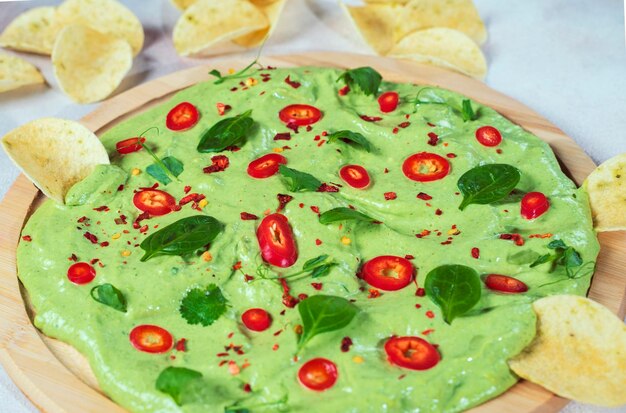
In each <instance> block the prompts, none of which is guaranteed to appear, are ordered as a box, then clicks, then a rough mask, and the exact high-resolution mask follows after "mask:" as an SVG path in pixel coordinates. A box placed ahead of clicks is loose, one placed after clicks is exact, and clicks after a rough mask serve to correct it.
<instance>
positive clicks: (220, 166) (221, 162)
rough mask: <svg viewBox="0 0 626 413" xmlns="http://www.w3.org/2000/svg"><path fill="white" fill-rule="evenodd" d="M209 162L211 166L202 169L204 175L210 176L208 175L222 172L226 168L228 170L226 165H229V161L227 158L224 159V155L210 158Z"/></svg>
mask: <svg viewBox="0 0 626 413" xmlns="http://www.w3.org/2000/svg"><path fill="white" fill-rule="evenodd" d="M211 162H212V164H211V165H209V166H207V167H206V168H204V169H202V171H203V172H204V173H205V174H210V173H213V172H222V171H224V170H225V169H226V168H228V165H229V164H230V161H229V160H228V157H226V156H224V155H216V156H214V157H212V158H211Z"/></svg>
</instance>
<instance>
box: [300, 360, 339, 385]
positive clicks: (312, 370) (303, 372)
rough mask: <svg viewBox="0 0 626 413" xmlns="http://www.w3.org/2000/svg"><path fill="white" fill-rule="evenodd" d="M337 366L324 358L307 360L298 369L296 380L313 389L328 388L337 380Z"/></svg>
mask: <svg viewBox="0 0 626 413" xmlns="http://www.w3.org/2000/svg"><path fill="white" fill-rule="evenodd" d="M337 376H338V373H337V366H336V365H335V363H333V362H332V361H330V360H328V359H325V358H321V357H320V358H315V359H312V360H309V361H307V362H306V363H304V364H303V365H302V367H300V370H299V371H298V380H299V381H300V384H302V385H303V386H304V387H306V388H307V389H311V390H314V391H324V390H328V389H330V388H331V387H333V386H334V385H335V383H336V382H337Z"/></svg>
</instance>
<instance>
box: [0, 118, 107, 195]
mask: <svg viewBox="0 0 626 413" xmlns="http://www.w3.org/2000/svg"><path fill="white" fill-rule="evenodd" d="M1 143H2V146H3V148H4V150H5V151H6V153H7V155H9V158H11V160H12V161H13V162H15V164H16V165H17V166H18V168H20V169H21V170H22V172H24V174H25V175H26V176H27V177H28V178H29V179H30V180H31V181H32V182H33V183H34V184H35V185H36V186H37V187H38V188H39V189H40V190H41V192H43V193H44V194H45V195H46V196H48V197H49V198H52V199H54V200H55V201H57V202H59V203H63V200H64V197H65V194H66V193H67V191H68V190H69V189H70V188H71V187H72V186H73V185H74V184H75V183H77V182H78V181H81V180H82V179H84V178H85V177H86V176H87V175H89V174H90V173H91V172H92V171H93V169H94V168H95V167H96V165H99V164H108V163H109V156H108V154H107V151H106V149H105V148H104V146H103V145H102V143H101V142H100V139H98V137H97V136H96V135H95V134H94V133H93V132H91V131H90V130H89V129H87V128H86V127H84V126H83V125H81V124H80V123H77V122H73V121H70V120H64V119H57V118H43V119H38V120H34V121H32V122H29V123H27V124H25V125H23V126H20V127H18V128H17V129H14V130H12V131H11V132H9V133H7V134H6V135H5V136H4V137H2V141H1Z"/></svg>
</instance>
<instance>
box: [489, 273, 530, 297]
mask: <svg viewBox="0 0 626 413" xmlns="http://www.w3.org/2000/svg"><path fill="white" fill-rule="evenodd" d="M485 285H486V286H487V288H489V289H490V290H495V291H500V292H502V293H511V294H517V293H524V292H526V291H528V286H527V285H526V284H525V283H523V282H522V281H520V280H518V279H517V278H513V277H509V276H508V275H501V274H489V275H487V276H486V277H485Z"/></svg>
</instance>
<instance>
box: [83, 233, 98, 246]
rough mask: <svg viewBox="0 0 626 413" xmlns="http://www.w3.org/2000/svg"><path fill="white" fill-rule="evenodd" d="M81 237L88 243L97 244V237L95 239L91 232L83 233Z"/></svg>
mask: <svg viewBox="0 0 626 413" xmlns="http://www.w3.org/2000/svg"><path fill="white" fill-rule="evenodd" d="M83 237H85V238H87V239H88V240H89V241H91V243H92V244H97V243H98V237H96V236H95V235H93V234H92V233H91V232H85V233H84V234H83Z"/></svg>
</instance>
